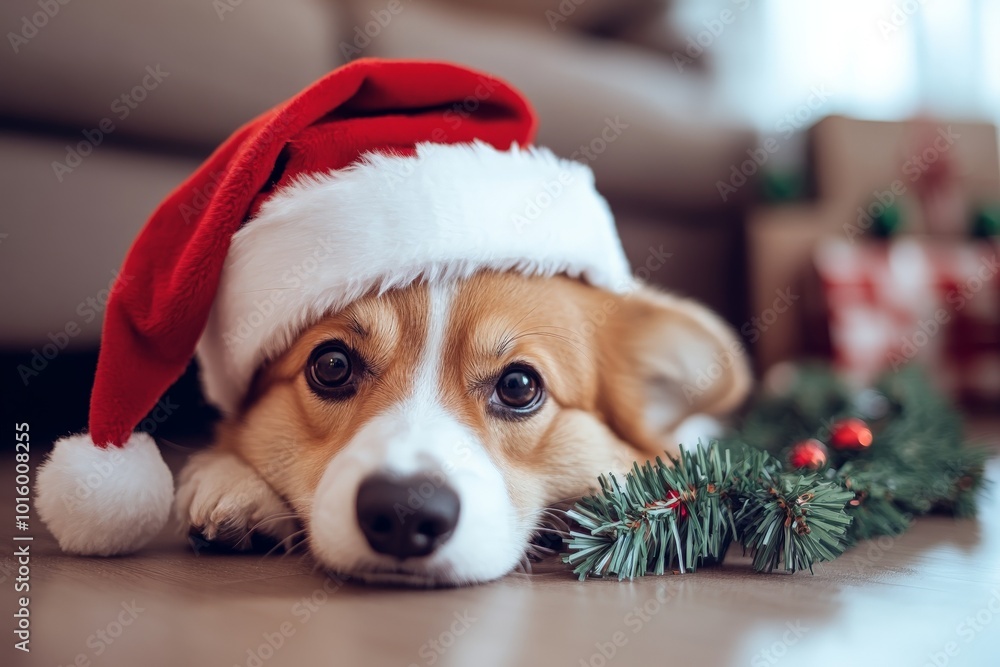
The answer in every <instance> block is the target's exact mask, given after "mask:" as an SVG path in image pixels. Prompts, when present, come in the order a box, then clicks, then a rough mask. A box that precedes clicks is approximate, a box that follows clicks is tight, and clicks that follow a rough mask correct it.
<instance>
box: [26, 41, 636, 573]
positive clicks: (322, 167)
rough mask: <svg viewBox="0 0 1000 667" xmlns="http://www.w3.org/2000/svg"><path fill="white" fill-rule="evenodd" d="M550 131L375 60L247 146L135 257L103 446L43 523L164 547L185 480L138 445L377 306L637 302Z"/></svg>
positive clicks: (497, 87) (466, 89)
mask: <svg viewBox="0 0 1000 667" xmlns="http://www.w3.org/2000/svg"><path fill="white" fill-rule="evenodd" d="M534 129H535V118H534V115H533V113H532V111H531V108H530V107H529V105H528V103H527V102H526V101H525V100H524V98H523V97H522V96H521V95H520V94H519V93H518V92H517V91H515V90H514V89H513V88H511V87H510V86H509V85H507V84H506V83H504V82H502V81H500V80H498V79H496V78H494V77H491V76H488V75H485V74H481V73H479V72H475V71H472V70H468V69H465V68H462V67H458V66H455V65H450V64H445V63H428V62H412V61H387V60H374V59H365V60H358V61H355V62H353V63H351V64H349V65H346V66H344V67H342V68H340V69H338V70H336V71H334V72H332V73H330V74H328V75H327V76H325V77H324V78H322V79H320V80H319V81H317V82H316V83H315V84H313V85H312V86H310V87H309V88H307V89H306V90H304V91H302V92H301V93H299V94H298V95H296V96H295V97H294V98H292V99H291V100H289V101H287V102H285V103H284V104H281V105H280V106H278V107H276V108H275V109H273V110H271V111H269V112H267V113H265V114H264V115H262V116H260V117H259V118H257V119H256V120H253V121H252V122H250V123H248V124H247V125H245V126H244V127H242V128H241V129H239V130H238V131H237V132H236V133H235V134H234V135H233V136H232V137H230V138H229V139H228V140H227V141H226V142H225V143H224V144H223V145H222V146H221V147H219V148H218V149H217V150H216V151H215V153H213V154H212V156H211V157H209V158H208V160H207V161H206V162H205V163H204V164H203V165H202V166H201V167H200V168H199V169H198V171H197V172H195V173H194V175H192V176H191V177H190V178H189V179H188V180H187V181H185V182H184V183H183V184H182V185H181V186H180V187H179V188H177V190H175V191H174V192H173V193H172V194H171V195H170V196H169V197H168V198H167V199H166V201H164V202H163V203H162V204H161V205H160V207H159V208H158V209H157V210H156V212H155V213H153V216H152V217H151V218H150V220H149V222H147V223H146V226H145V228H143V230H142V232H141V233H140V234H139V236H138V238H137V239H136V240H135V242H134V244H133V245H132V248H131V250H130V251H129V253H128V256H127V257H126V259H125V264H124V266H123V267H122V270H121V273H120V276H119V279H118V283H117V285H116V287H115V289H114V290H113V291H112V294H111V298H110V300H109V302H108V306H107V311H106V313H105V319H104V330H103V335H102V343H101V351H100V357H99V359H98V364H97V374H96V377H95V379H94V388H93V392H92V395H91V402H90V431H89V433H83V434H79V435H73V436H69V437H66V438H63V439H62V440H60V441H58V442H57V443H56V444H55V448H54V450H53V452H52V454H51V455H50V457H49V459H48V460H47V462H46V463H45V464H44V465H43V466H42V468H41V469H40V470H39V472H38V487H37V504H36V506H37V508H38V512H39V515H40V516H41V517H42V519H43V520H44V521H45V523H46V525H48V527H49V529H50V530H51V531H52V532H53V534H54V535H55V537H56V538H57V539H58V540H59V544H60V546H61V547H62V549H63V550H64V551H67V552H72V553H79V554H94V555H111V554H120V553H126V552H129V551H133V550H135V549H137V548H139V547H141V546H142V545H144V544H146V543H147V542H148V541H149V540H150V539H151V538H152V537H153V536H155V535H156V534H157V533H158V532H159V531H160V530H161V529H162V528H163V526H164V524H165V522H166V521H167V518H168V516H169V513H170V507H171V503H172V499H173V491H174V489H173V480H172V478H171V475H170V471H169V470H168V469H167V466H166V465H165V464H164V462H163V459H162V458H161V456H160V453H159V451H158V449H157V447H156V444H155V443H154V442H153V440H152V438H151V437H150V436H149V435H148V434H145V433H137V432H133V430H134V429H135V428H136V425H137V424H139V422H140V421H141V420H142V419H143V417H144V416H145V415H146V413H147V412H149V410H151V409H152V408H153V407H154V405H155V404H156V402H157V401H158V400H159V398H160V396H161V395H162V394H163V393H164V392H165V391H166V390H167V389H168V388H169V386H170V385H171V384H172V383H173V382H174V381H175V380H177V378H178V377H179V376H180V375H181V374H182V373H183V372H184V370H185V368H186V367H187V365H188V364H189V362H190V361H191V359H192V357H193V356H195V354H196V352H197V356H198V360H199V363H200V366H201V373H202V381H203V385H204V389H205V394H206V396H207V398H208V399H209V400H210V401H211V402H213V403H214V404H216V405H217V406H218V407H219V408H220V410H221V411H222V412H223V413H232V412H233V411H234V410H236V409H237V407H238V405H239V403H240V401H241V400H242V398H243V397H244V394H245V393H246V391H247V389H248V386H249V384H250V381H251V378H252V376H253V373H254V371H255V369H257V368H258V367H259V366H260V364H261V363H262V362H264V361H266V360H268V359H271V358H273V357H274V356H275V355H278V354H280V353H281V352H282V351H283V350H285V349H286V348H287V346H288V345H289V344H290V343H291V341H292V340H293V339H294V337H295V336H296V335H297V334H298V333H299V332H301V331H302V330H303V328H305V327H307V326H309V325H310V324H312V323H314V322H315V321H317V320H318V319H319V318H321V317H322V316H324V315H325V314H327V313H330V312H333V311H336V310H338V309H340V308H342V307H344V306H345V305H347V304H348V303H350V302H351V301H352V300H354V299H356V298H358V297H359V296H361V295H363V294H365V293H367V292H369V291H371V290H372V289H378V290H385V289H388V288H393V287H402V286H405V285H407V284H409V283H411V282H414V281H416V280H418V279H419V280H426V281H437V280H446V279H451V278H457V277H463V276H468V275H471V274H472V273H474V272H476V271H478V270H481V269H495V270H515V271H518V272H521V273H524V274H529V275H554V274H557V273H562V274H567V275H570V276H574V277H580V278H582V279H584V280H586V281H588V282H590V283H591V284H594V285H597V286H600V287H604V288H607V289H611V290H621V289H625V288H627V286H629V285H630V283H631V278H630V276H629V271H628V265H627V263H626V260H625V257H624V254H623V252H622V249H621V244H620V242H619V240H618V237H617V234H616V232H615V228H614V222H613V220H612V217H611V214H610V212H609V210H608V207H607V204H606V203H605V201H604V200H603V199H602V198H601V196H600V195H599V194H598V193H597V192H596V190H595V189H594V182H593V174H592V173H591V171H590V169H589V168H587V167H586V166H584V165H582V164H578V163H575V162H569V161H565V160H561V159H558V158H556V157H555V156H554V155H552V153H550V152H548V151H546V150H544V149H539V148H529V147H527V146H528V145H529V144H530V142H531V140H532V137H533V134H534ZM81 489H84V490H85V491H86V492H85V493H81V492H80V490H81Z"/></svg>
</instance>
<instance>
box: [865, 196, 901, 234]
mask: <svg viewBox="0 0 1000 667" xmlns="http://www.w3.org/2000/svg"><path fill="white" fill-rule="evenodd" d="M876 204H877V205H876ZM868 210H869V211H871V210H875V211H877V212H876V213H875V214H874V215H872V225H871V232H872V234H873V235H874V236H876V237H878V238H883V239H887V238H889V237H891V236H895V235H896V234H898V233H899V232H900V231H901V230H902V229H903V226H904V225H903V212H902V209H901V208H900V205H899V204H898V203H895V202H893V203H892V204H889V205H888V206H886V205H883V204H882V203H881V202H879V201H878V200H875V201H874V202H872V203H871V204H869V205H868Z"/></svg>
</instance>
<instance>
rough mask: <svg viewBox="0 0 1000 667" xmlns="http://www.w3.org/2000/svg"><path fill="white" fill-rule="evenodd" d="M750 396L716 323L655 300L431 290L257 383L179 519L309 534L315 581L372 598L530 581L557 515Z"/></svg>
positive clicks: (201, 525) (542, 288)
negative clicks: (547, 523)
mask: <svg viewBox="0 0 1000 667" xmlns="http://www.w3.org/2000/svg"><path fill="white" fill-rule="evenodd" d="M749 385H750V373H749V370H748V367H747V363H746V361H745V357H744V355H743V354H742V353H741V349H740V346H739V343H738V341H737V338H736V336H735V334H734V333H733V331H732V330H731V329H730V328H729V327H728V326H727V325H726V324H724V323H723V321H722V320H721V319H720V318H719V317H718V316H716V315H715V314H713V313H712V312H710V311H709V310H708V309H706V308H705V307H703V306H701V305H699V304H697V303H695V302H693V301H690V300H686V299H681V298H678V297H675V296H671V295H668V294H664V293H661V292H659V291H657V290H655V289H653V288H651V287H648V286H639V287H637V288H636V289H635V290H633V291H631V292H629V293H626V294H613V293H611V292H608V291H605V290H602V289H598V288H595V287H591V286H589V285H586V284H584V283H582V282H580V281H578V280H574V279H570V278H567V277H564V276H554V277H548V278H546V277H537V276H534V277H530V276H522V275H519V274H517V273H513V272H495V271H483V272H480V273H478V274H476V275H474V276H472V277H469V278H467V279H461V280H454V281H450V282H445V283H440V284H428V283H420V282H417V283H414V284H411V285H409V286H407V287H405V288H403V289H395V290H390V291H388V292H385V293H383V294H381V295H379V294H369V295H366V296H365V297H363V298H360V299H358V300H357V301H355V302H353V303H352V304H351V305H349V306H348V307H347V308H345V309H343V310H341V311H340V312H337V313H335V314H332V315H329V316H327V317H325V318H323V319H321V320H320V321H319V322H317V323H316V324H314V325H313V326H311V327H309V328H308V329H307V330H305V331H304V332H302V334H301V335H300V336H298V338H297V339H296V340H295V341H294V342H293V343H292V344H291V346H290V347H289V348H288V350H287V351H286V352H284V354H282V355H281V356H279V357H277V358H276V359H274V360H273V361H271V362H269V363H266V364H265V365H263V366H261V367H260V368H259V369H258V371H257V373H256V375H255V377H254V379H253V382H252V386H251V389H250V391H249V392H248V394H247V396H246V398H245V400H244V401H243V403H242V405H241V406H240V407H239V410H238V411H237V412H236V413H235V414H233V415H231V416H230V417H228V418H226V419H225V420H224V421H223V422H222V423H221V424H220V426H219V428H218V434H217V438H216V442H215V443H214V444H213V445H212V446H211V447H210V448H209V449H207V450H205V451H202V452H200V453H198V454H196V455H194V456H193V457H192V458H191V460H190V462H189V463H188V464H187V466H186V468H185V469H184V470H183V472H182V474H181V477H180V482H179V486H178V492H177V504H176V512H177V517H178V519H179V520H180V521H181V522H183V523H184V524H186V525H188V526H190V528H191V529H192V530H193V531H195V532H197V533H200V534H201V535H202V536H203V537H204V538H205V539H208V540H224V541H226V540H228V541H229V542H231V543H233V544H234V545H236V546H246V545H248V544H250V540H251V537H252V536H253V534H255V533H259V534H263V535H266V536H269V537H271V538H274V539H276V540H277V541H279V542H285V543H286V544H287V543H288V541H290V540H292V539H293V538H294V537H296V536H297V535H299V534H300V531H304V533H303V534H304V536H305V540H306V543H307V545H308V548H309V551H310V552H311V554H312V556H313V557H314V558H315V559H316V561H317V562H318V563H319V565H320V566H322V567H323V568H326V569H328V570H330V571H333V572H336V573H339V574H342V575H347V576H351V577H354V578H357V579H361V580H365V581H371V582H387V583H393V582H395V583H404V584H414V585H427V586H434V585H461V584H470V583H476V582H484V581H488V580H491V579H495V578H497V577H501V576H503V575H504V574H506V573H508V572H510V571H511V570H513V569H514V568H515V567H516V566H517V565H518V564H519V563H520V562H521V561H522V559H523V558H524V555H525V552H526V549H527V548H528V546H529V542H530V540H531V538H532V535H533V533H535V531H536V530H537V529H538V528H539V525H540V523H541V521H542V519H543V513H544V511H545V509H546V508H547V507H549V506H551V505H553V504H556V503H559V502H561V501H566V500H568V499H572V498H574V497H578V496H580V495H583V494H586V493H588V492H589V491H592V490H593V489H594V487H595V485H596V480H597V477H598V475H600V474H602V473H606V472H612V471H614V472H621V471H624V470H626V469H628V468H630V467H631V465H632V462H633V461H637V460H638V461H643V460H646V459H647V458H651V457H655V456H656V455H658V454H661V453H662V452H663V451H664V450H668V451H670V450H675V449H676V447H677V444H678V440H679V437H683V436H681V435H680V434H679V431H678V430H679V429H680V428H682V427H683V425H684V424H685V422H686V421H687V422H689V423H690V420H689V418H691V417H692V416H693V415H722V414H724V413H726V412H727V411H730V410H732V409H733V408H734V407H736V406H737V405H738V404H739V403H740V402H741V401H742V400H743V398H744V397H745V395H746V394H747V392H748V388H749Z"/></svg>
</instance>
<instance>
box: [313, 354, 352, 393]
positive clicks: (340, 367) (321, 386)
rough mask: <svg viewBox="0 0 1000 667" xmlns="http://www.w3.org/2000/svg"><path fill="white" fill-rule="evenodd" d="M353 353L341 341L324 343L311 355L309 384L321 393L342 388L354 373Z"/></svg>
mask: <svg viewBox="0 0 1000 667" xmlns="http://www.w3.org/2000/svg"><path fill="white" fill-rule="evenodd" d="M353 365H354V364H353V362H352V359H351V354H350V352H349V351H348V350H347V348H346V347H344V345H342V344H341V343H324V344H323V345H320V346H319V347H317V348H316V349H315V350H313V351H312V354H311V355H309V365H308V366H307V368H306V379H307V380H308V382H309V386H310V387H312V389H313V390H314V391H316V392H318V393H320V394H323V393H326V392H328V391H329V390H331V389H341V388H343V387H345V386H346V385H347V384H348V383H350V381H351V378H352V377H353V375H354V369H353Z"/></svg>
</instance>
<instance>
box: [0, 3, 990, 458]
mask: <svg viewBox="0 0 1000 667" xmlns="http://www.w3.org/2000/svg"><path fill="white" fill-rule="evenodd" d="M0 27H2V28H3V32H4V34H5V38H4V39H5V41H6V44H5V45H4V46H3V47H2V48H0V52H2V56H0V91H2V92H0V184H2V185H0V187H2V200H3V202H4V213H3V216H2V222H0V278H2V279H0V313H4V315H3V317H2V320H0V321H2V325H0V358H2V360H3V369H4V370H3V385H2V386H3V407H4V411H5V412H7V411H8V410H9V411H11V412H12V413H13V415H16V418H17V420H18V421H30V422H31V423H32V427H33V430H34V431H35V439H36V440H39V439H51V438H54V437H57V436H59V435H61V434H64V433H67V432H70V431H75V430H80V429H82V428H83V427H84V425H85V423H86V411H87V404H86V398H85V397H86V396H87V395H88V392H89V387H90V383H91V380H92V376H93V370H94V366H95V363H96V350H97V346H98V343H99V337H100V326H101V313H102V311H103V306H104V303H105V302H106V298H107V294H108V287H109V284H110V283H111V281H112V280H114V279H115V276H116V274H115V271H116V270H117V268H118V267H119V266H120V263H121V261H122V258H123V256H124V254H125V252H126V250H127V249H128V246H129V244H130V242H131V240H132V238H133V237H134V236H135V234H136V233H137V231H138V230H139V229H140V227H141V226H142V225H143V223H144V222H145V220H146V218H147V216H148V215H149V214H150V213H151V211H152V210H153V208H154V207H155V206H156V205H157V204H158V203H159V201H160V200H161V199H162V198H163V197H164V196H165V195H166V194H167V193H168V192H169V191H170V190H171V189H172V188H174V187H175V186H177V185H178V184H179V183H180V182H181V181H182V180H183V179H184V178H185V177H186V176H187V175H188V174H189V173H190V172H191V171H192V170H193V169H194V168H195V167H196V165H197V164H198V163H199V162H200V161H201V160H202V159H204V158H205V157H206V156H207V155H208V154H209V152H210V151H211V150H212V149H213V148H214V147H215V146H216V145H218V143H219V142H221V141H222V140H223V139H224V138H225V137H227V136H228V135H229V134H230V133H231V132H232V131H233V130H234V129H235V128H236V127H237V126H239V125H240V124H242V123H244V122H245V121H247V120H249V119H251V118H253V117H254V116H256V115H258V114H259V113H261V112H263V111H264V110H266V109H267V108H269V107H271V106H273V105H275V104H277V103H279V102H281V101H282V100H284V99H285V98H287V97H288V96H290V95H292V94H294V93H295V92H297V91H298V90H299V89H301V88H302V87H304V86H306V85H307V84H308V83H310V82H311V81H313V80H314V79H316V78H317V77H319V76H321V75H322V74H324V73H325V72H327V71H329V70H330V69H332V68H335V67H337V66H338V65H341V64H343V63H345V62H347V61H349V60H353V59H355V58H359V57H367V56H380V57H393V58H396V57H412V58H433V59H447V60H452V61H456V62H459V63H464V64H467V65H471V66H473V67H477V68H480V69H484V70H488V71H490V72H493V73H496V74H498V75H500V76H502V77H504V78H506V79H508V80H509V81H511V82H512V83H513V84H514V85H515V86H517V87H519V88H520V89H522V90H523V91H524V92H525V93H526V94H527V95H528V96H529V97H530V98H531V99H532V100H533V101H534V104H535V105H536V108H537V111H538V113H539V115H540V117H541V130H540V135H539V138H538V141H539V143H541V144H545V145H548V146H549V147H551V148H552V149H553V150H555V152H557V153H558V154H560V155H563V156H566V157H571V158H573V159H577V160H582V161H585V162H587V163H588V164H590V166H591V167H592V168H593V170H594V172H595V173H596V175H597V182H598V187H599V188H600V189H601V191H602V192H603V193H604V194H605V195H606V196H607V198H608V199H609V201H610V203H611V205H612V208H613V209H614V211H615V214H616V217H617V220H618V225H619V228H620V231H621V235H622V237H623V240H624V243H625V245H626V250H627V252H628V254H629V256H630V259H631V260H632V262H633V264H634V265H635V267H636V268H637V270H639V271H640V274H641V276H642V277H646V274H647V273H648V279H649V280H650V281H651V282H654V283H657V284H660V285H663V286H664V287H667V288H669V289H672V290H675V291H678V292H681V293H684V294H687V295H690V296H693V297H695V298H698V299H701V300H703V301H705V302H706V303H708V304H709V305H710V306H712V307H713V308H715V309H717V310H718V311H719V312H721V313H722V314H723V315H724V316H725V317H726V318H727V319H728V320H729V321H730V322H731V323H732V324H733V326H734V327H735V328H736V329H738V330H739V331H740V333H741V335H742V337H743V339H744V341H745V342H746V344H747V346H748V347H749V348H750V350H751V354H752V355H753V357H754V361H755V363H756V366H757V370H758V372H759V373H760V374H761V375H764V374H765V373H766V372H767V371H768V369H770V368H773V367H774V366H775V365H776V364H779V363H780V362H782V361H784V360H788V359H797V358H801V357H804V356H812V355H820V356H826V357H830V358H832V359H833V360H834V361H835V362H836V363H837V364H838V365H839V366H840V367H841V368H843V369H845V370H846V371H848V372H849V373H850V374H852V376H854V377H857V378H858V379H860V380H863V379H866V378H868V377H870V376H872V375H873V374H875V373H877V372H878V371H880V370H883V369H886V368H888V369H891V370H894V369H897V368H899V367H901V366H903V365H906V364H909V363H921V364H924V365H926V366H927V367H928V368H929V369H930V372H931V374H932V375H933V376H934V377H935V378H936V379H937V380H938V381H939V382H940V383H941V384H942V386H944V387H945V388H946V389H948V390H949V391H951V392H952V393H953V395H954V396H955V397H956V398H957V399H959V400H962V401H964V402H965V403H966V404H968V405H969V406H972V407H980V408H981V407H984V406H985V407H986V408H987V409H996V408H997V407H998V406H1000V278H998V276H997V273H998V272H1000V269H998V267H997V263H996V253H997V248H998V245H997V244H998V240H997V239H998V234H1000V208H998V206H1000V167H998V142H997V132H996V129H995V125H996V123H997V121H1000V40H998V39H996V34H997V29H998V28H1000V2H998V1H995V0H947V2H946V1H945V0H841V1H840V2H836V3H830V2H820V1H819V0H699V1H695V0H356V1H351V0H341V1H334V0H284V2H281V3H277V2H267V1H266V0H172V1H171V2H148V1H138V0H129V1H126V0H89V1H87V2H84V1H83V0H5V2H4V3H3V4H2V5H0ZM654 253H660V254H662V253H670V255H671V257H670V259H669V261H667V262H665V263H663V265H662V266H661V267H660V268H657V269H655V270H648V269H646V270H643V269H641V267H644V266H646V262H647V260H649V259H650V257H654V256H656V255H654ZM655 264H659V262H653V263H651V264H650V265H649V266H653V265H655ZM195 378H196V375H195V370H194V369H191V370H190V371H189V373H188V374H187V375H186V376H185V377H184V378H183V379H182V380H181V381H180V382H179V383H178V385H177V386H176V387H174V388H173V389H172V390H171V391H170V392H168V394H167V400H168V404H167V405H168V406H173V407H170V408H169V413H168V414H170V415H171V418H170V419H169V420H167V422H166V423H164V424H163V430H162V432H160V433H159V435H166V434H168V431H171V432H172V431H175V430H185V429H201V428H204V425H205V423H206V419H207V418H208V417H210V416H211V411H210V410H209V409H208V408H207V407H206V406H205V404H204V402H203V401H202V400H201V398H200V395H199V392H198V389H197V382H196V380H195ZM162 412H163V411H162V410H161V414H162ZM13 415H12V418H13ZM174 415H175V416H174ZM150 425H151V428H154V429H155V428H158V427H159V422H156V421H154V422H150ZM144 428H145V426H144Z"/></svg>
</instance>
